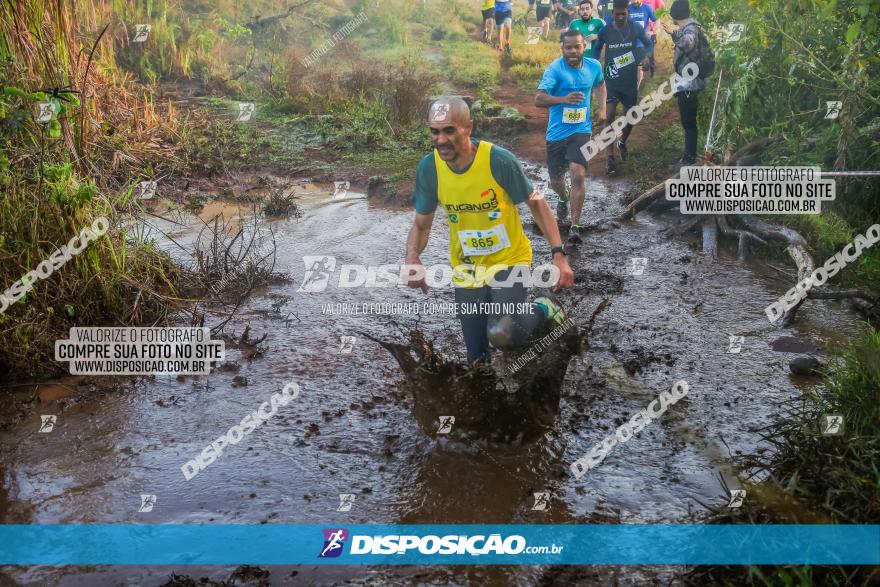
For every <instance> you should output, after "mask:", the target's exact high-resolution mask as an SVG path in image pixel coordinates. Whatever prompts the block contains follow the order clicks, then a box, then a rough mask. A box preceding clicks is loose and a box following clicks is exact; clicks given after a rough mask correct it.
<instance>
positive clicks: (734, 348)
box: [727, 334, 745, 354]
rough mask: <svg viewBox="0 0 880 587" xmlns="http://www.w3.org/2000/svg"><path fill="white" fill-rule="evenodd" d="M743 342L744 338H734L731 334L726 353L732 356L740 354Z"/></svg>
mask: <svg viewBox="0 0 880 587" xmlns="http://www.w3.org/2000/svg"><path fill="white" fill-rule="evenodd" d="M743 341H745V337H744V336H735V335H733V334H731V335H730V342H729V343H728V345H727V352H728V353H732V354H739V353H740V352H742V348H743Z"/></svg>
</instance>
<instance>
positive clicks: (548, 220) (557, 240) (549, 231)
mask: <svg viewBox="0 0 880 587" xmlns="http://www.w3.org/2000/svg"><path fill="white" fill-rule="evenodd" d="M526 206H528V207H529V210H530V211H531V213H532V218H534V219H535V223H536V224H537V225H538V228H540V229H541V234H543V235H544V238H546V239H547V242H548V243H550V248H553V247H561V246H562V237H561V236H559V226H558V225H557V224H556V216H554V215H553V211H552V210H550V206H549V205H548V204H547V200H545V199H544V196H542V195H541V194H539V193H538V192H532V195H531V196H529V199H528V200H526ZM553 264H554V265H556V266H557V267H558V268H559V281H558V282H557V283H556V287H554V288H553V290H554V291H559V290H560V289H567V288H569V287H571V286H572V285H573V284H574V272H573V271H572V270H571V267H570V266H569V265H568V259H567V258H566V257H565V255H554V256H553Z"/></svg>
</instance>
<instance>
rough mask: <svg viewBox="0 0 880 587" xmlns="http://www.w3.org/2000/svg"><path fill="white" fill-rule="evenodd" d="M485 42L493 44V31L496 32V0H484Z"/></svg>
mask: <svg viewBox="0 0 880 587" xmlns="http://www.w3.org/2000/svg"><path fill="white" fill-rule="evenodd" d="M482 1H483V7H482V9H481V10H482V16H483V42H484V43H486V44H487V45H491V44H492V33H494V32H495V0H482Z"/></svg>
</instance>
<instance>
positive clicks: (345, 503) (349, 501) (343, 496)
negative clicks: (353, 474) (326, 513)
mask: <svg viewBox="0 0 880 587" xmlns="http://www.w3.org/2000/svg"><path fill="white" fill-rule="evenodd" d="M353 505H354V493H340V494H339V507H338V508H336V511H337V512H350V511H351V506H353Z"/></svg>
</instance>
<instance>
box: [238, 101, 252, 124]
mask: <svg viewBox="0 0 880 587" xmlns="http://www.w3.org/2000/svg"><path fill="white" fill-rule="evenodd" d="M255 108H256V105H255V104H254V103H253V102H239V103H238V117H237V118H236V119H235V121H236V122H250V119H251V117H252V116H253V115H254V109H255Z"/></svg>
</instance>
